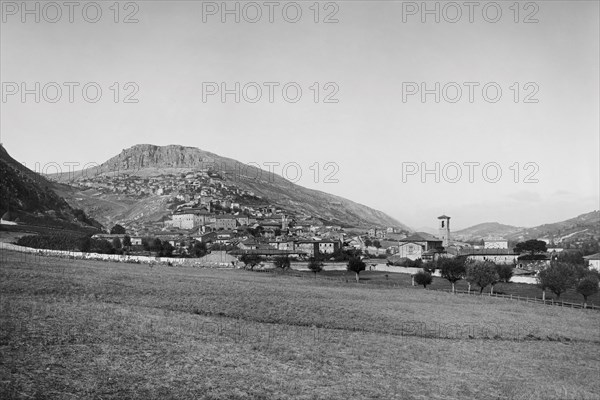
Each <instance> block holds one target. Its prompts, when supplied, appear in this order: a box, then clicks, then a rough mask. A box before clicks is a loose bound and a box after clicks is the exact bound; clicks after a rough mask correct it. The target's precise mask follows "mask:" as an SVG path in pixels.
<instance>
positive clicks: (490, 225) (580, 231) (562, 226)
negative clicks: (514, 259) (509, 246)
mask: <svg viewBox="0 0 600 400" xmlns="http://www.w3.org/2000/svg"><path fill="white" fill-rule="evenodd" d="M452 236H453V238H455V239H457V240H480V239H484V238H486V237H490V236H495V237H503V238H505V239H508V240H512V241H520V240H529V239H548V240H551V241H553V242H554V243H556V244H559V243H562V242H563V241H568V242H573V241H580V240H598V239H599V238H600V211H592V212H589V213H586V214H581V215H579V216H577V217H575V218H570V219H567V220H565V221H560V222H555V223H551V224H543V225H539V226H535V227H531V228H522V227H516V226H511V225H503V224H500V223H498V222H486V223H483V224H478V225H474V226H471V227H469V228H466V229H462V230H460V231H456V232H454V233H453V234H452Z"/></svg>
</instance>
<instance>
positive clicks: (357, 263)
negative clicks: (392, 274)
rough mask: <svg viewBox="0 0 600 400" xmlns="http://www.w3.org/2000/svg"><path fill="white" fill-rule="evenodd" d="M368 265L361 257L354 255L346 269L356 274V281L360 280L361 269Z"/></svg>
mask: <svg viewBox="0 0 600 400" xmlns="http://www.w3.org/2000/svg"><path fill="white" fill-rule="evenodd" d="M366 267H367V266H366V264H365V263H364V262H363V260H361V259H360V258H359V257H352V258H351V259H350V260H348V265H347V266H346V269H347V270H348V271H350V272H354V273H355V274H356V282H358V280H359V277H358V274H360V271H364V270H365V269H366Z"/></svg>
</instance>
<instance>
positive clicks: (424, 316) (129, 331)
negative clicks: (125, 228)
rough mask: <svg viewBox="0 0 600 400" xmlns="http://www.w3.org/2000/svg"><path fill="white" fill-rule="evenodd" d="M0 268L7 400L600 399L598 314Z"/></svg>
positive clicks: (376, 291) (213, 279) (199, 271)
mask: <svg viewBox="0 0 600 400" xmlns="http://www.w3.org/2000/svg"><path fill="white" fill-rule="evenodd" d="M0 257H1V259H0V398H1V399H13V398H23V399H31V398H35V399H74V398H86V399H121V398H128V399H169V398H198V399H344V400H346V399H392V398H395V399H536V400H542V399H543V400H547V399H590V400H591V399H598V398H599V395H600V379H599V378H600V313H599V312H598V311H593V310H579V309H568V308H561V307H552V306H544V305H540V304H532V303H524V302H518V301H511V300H508V299H501V298H493V297H492V298H490V297H486V296H483V297H480V296H461V295H452V294H449V293H444V292H439V291H430V290H424V289H423V288H419V287H410V286H406V285H405V286H402V287H390V286H387V285H358V284H355V283H352V280H350V281H349V282H348V283H346V282H341V281H340V282H334V281H330V280H325V279H319V278H317V279H306V278H298V277H294V276H287V275H286V274H285V273H283V274H274V273H258V272H251V271H243V270H228V269H208V268H187V267H168V266H162V265H156V266H152V267H151V266H149V265H138V264H121V263H108V262H97V261H81V260H68V259H58V258H50V257H35V256H32V255H27V254H20V253H13V252H9V251H3V252H2V254H1V255H0ZM390 275H392V274H390ZM361 276H364V277H365V278H366V279H369V273H368V272H365V273H363V274H361Z"/></svg>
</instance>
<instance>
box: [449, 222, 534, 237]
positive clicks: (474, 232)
mask: <svg viewBox="0 0 600 400" xmlns="http://www.w3.org/2000/svg"><path fill="white" fill-rule="evenodd" d="M522 229H523V228H519V227H516V226H512V225H503V224H500V223H498V222H484V223H482V224H477V225H474V226H470V227H468V228H465V229H461V230H460V231H456V232H454V233H453V234H452V236H453V238H455V239H457V240H465V241H470V240H480V239H483V238H486V237H491V236H492V237H494V236H499V237H506V236H508V235H512V234H514V233H517V232H520V231H521V230H522Z"/></svg>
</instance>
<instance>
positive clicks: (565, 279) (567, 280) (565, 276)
mask: <svg viewBox="0 0 600 400" xmlns="http://www.w3.org/2000/svg"><path fill="white" fill-rule="evenodd" d="M537 279H538V286H539V287H541V288H542V290H544V291H545V290H546V289H550V290H551V291H552V293H554V294H555V295H556V298H557V299H558V298H560V295H561V293H564V292H566V291H567V289H569V288H570V287H571V286H573V284H574V283H575V279H574V268H573V266H572V265H571V264H567V263H562V262H554V263H551V264H550V266H548V267H546V268H544V269H542V270H541V271H540V272H539V273H538V276H537Z"/></svg>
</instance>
